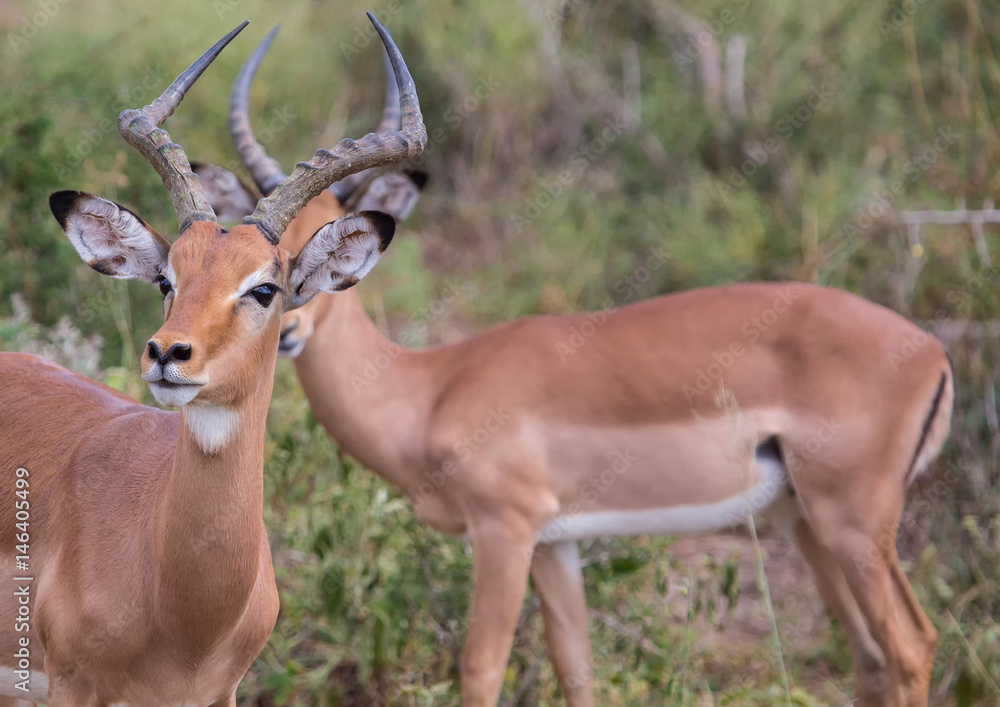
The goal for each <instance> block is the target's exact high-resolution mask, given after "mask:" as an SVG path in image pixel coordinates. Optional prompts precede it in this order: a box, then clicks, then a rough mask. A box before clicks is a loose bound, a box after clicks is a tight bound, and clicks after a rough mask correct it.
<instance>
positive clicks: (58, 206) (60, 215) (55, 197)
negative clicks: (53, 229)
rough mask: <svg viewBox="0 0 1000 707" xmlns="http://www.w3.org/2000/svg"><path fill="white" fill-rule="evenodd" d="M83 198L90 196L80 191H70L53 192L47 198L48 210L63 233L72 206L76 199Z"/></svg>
mask: <svg viewBox="0 0 1000 707" xmlns="http://www.w3.org/2000/svg"><path fill="white" fill-rule="evenodd" d="M85 196H90V194H84V193H83V192H82V191H73V190H72V189H66V190H63V191H57V192H53V194H52V195H51V196H49V209H51V210H52V215H53V216H55V217H56V221H58V222H59V225H60V226H62V229H63V230H64V231H65V230H66V228H67V226H68V224H69V214H70V211H72V210H73V205H74V204H75V203H76V200H77V199H79V198H81V197H85Z"/></svg>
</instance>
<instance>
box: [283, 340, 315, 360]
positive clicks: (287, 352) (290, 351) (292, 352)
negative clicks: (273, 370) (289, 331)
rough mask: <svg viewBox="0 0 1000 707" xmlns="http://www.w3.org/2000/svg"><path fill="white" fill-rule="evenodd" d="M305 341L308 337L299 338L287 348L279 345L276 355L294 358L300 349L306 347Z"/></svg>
mask: <svg viewBox="0 0 1000 707" xmlns="http://www.w3.org/2000/svg"><path fill="white" fill-rule="evenodd" d="M306 341H308V339H300V340H299V341H296V342H295V343H294V344H292V345H291V346H290V347H288V348H282V347H281V346H279V347H278V355H279V356H280V357H281V358H295V357H297V356H298V355H299V354H300V353H302V349H304V348H305V347H306Z"/></svg>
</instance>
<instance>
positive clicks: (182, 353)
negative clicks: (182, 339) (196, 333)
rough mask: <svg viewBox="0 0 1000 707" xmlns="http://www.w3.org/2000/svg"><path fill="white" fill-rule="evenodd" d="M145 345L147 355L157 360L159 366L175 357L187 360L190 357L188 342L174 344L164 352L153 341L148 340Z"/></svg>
mask: <svg viewBox="0 0 1000 707" xmlns="http://www.w3.org/2000/svg"><path fill="white" fill-rule="evenodd" d="M147 346H148V347H149V357H150V358H153V359H156V360H157V361H159V362H160V365H161V366H166V365H167V364H168V363H170V362H171V361H173V360H175V359H176V360H177V361H187V360H190V358H191V345H190V344H174V345H173V346H171V347H170V348H169V349H167V352H166V353H163V352H162V351H161V350H160V347H159V345H158V344H157V343H156V342H155V341H150V342H148V343H147Z"/></svg>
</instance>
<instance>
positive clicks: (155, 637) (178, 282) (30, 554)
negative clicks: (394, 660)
mask: <svg viewBox="0 0 1000 707" xmlns="http://www.w3.org/2000/svg"><path fill="white" fill-rule="evenodd" d="M369 17H371V15H369ZM372 22H373V23H374V24H375V27H376V29H377V30H378V32H379V34H380V35H381V37H382V41H383V42H384V43H385V46H386V49H387V51H388V53H389V56H390V58H391V61H392V66H393V69H394V71H395V76H396V80H397V81H398V82H399V85H400V87H401V91H402V98H401V104H402V111H403V120H402V122H403V128H402V130H401V131H395V130H387V131H384V132H382V133H381V134H379V135H375V134H371V135H367V136H366V137H364V138H362V139H361V140H359V141H358V142H354V141H352V140H345V141H343V142H341V143H340V144H339V145H338V146H337V147H336V148H334V149H333V150H319V151H318V152H317V153H316V155H315V157H314V158H313V160H312V161H311V162H308V163H301V164H299V166H298V167H297V168H296V170H295V172H294V173H293V174H292V175H291V176H290V177H289V178H287V179H285V180H283V181H282V183H281V184H280V185H277V187H276V188H275V189H274V191H273V193H272V194H271V195H270V196H269V197H268V198H266V199H262V200H261V201H260V202H259V203H257V207H256V210H255V212H254V213H253V215H252V216H249V217H247V218H246V219H245V220H244V221H243V223H242V224H240V225H238V226H236V227H235V228H233V229H232V230H231V231H226V230H225V229H223V228H222V227H221V226H219V224H218V223H216V219H215V214H214V212H213V210H212V208H211V206H210V203H209V201H208V199H207V197H206V195H205V192H204V190H203V188H202V186H201V184H200V182H199V179H198V178H197V176H196V175H194V174H193V173H192V171H191V168H190V165H189V163H188V160H187V157H186V156H185V154H184V151H183V149H182V148H181V147H180V146H179V145H176V144H174V143H172V142H171V141H170V136H169V135H168V134H167V133H166V132H165V131H163V130H161V129H159V128H158V126H159V125H160V124H161V123H162V122H163V121H164V120H165V119H166V118H167V117H168V116H170V114H171V113H173V111H174V109H175V108H176V107H177V105H178V104H179V102H180V101H181V99H182V97H183V96H184V93H185V92H186V91H187V90H188V89H189V88H190V86H191V85H192V84H193V83H194V81H195V80H196V79H197V78H198V76H199V75H200V74H201V73H202V71H204V69H205V68H206V67H207V66H208V64H209V63H210V62H211V61H212V60H213V59H214V58H215V56H216V55H217V54H218V53H219V52H220V51H221V50H222V48H223V47H224V46H225V44H226V43H227V42H229V40H230V39H232V37H234V36H235V35H236V33H237V32H239V31H240V30H241V29H242V26H241V27H239V28H237V29H236V30H234V31H233V32H231V33H230V34H229V35H228V36H226V37H225V38H224V39H223V40H221V41H220V42H219V43H218V44H216V45H215V46H214V47H213V48H212V49H211V50H210V51H209V52H208V53H206V54H205V55H204V56H203V57H202V58H201V59H199V60H198V61H197V62H195V64H193V65H192V66H191V68H189V69H188V70H187V71H185V72H184V73H183V74H181V75H180V77H178V79H177V80H176V81H174V83H173V84H171V86H170V87H169V88H167V90H166V92H165V93H164V94H163V95H162V96H161V97H160V98H158V99H156V100H155V101H153V103H152V104H151V105H149V106H146V107H145V108H143V109H142V110H128V111H125V112H124V113H122V115H121V117H120V118H119V129H120V131H121V133H122V136H123V137H124V138H125V140H126V141H127V142H128V143H129V144H131V145H132V146H133V147H135V148H136V149H137V150H138V151H139V152H140V153H142V154H143V155H144V156H145V157H146V159H148V160H149V161H150V162H151V163H152V165H153V166H154V167H155V168H156V170H157V172H158V173H159V174H160V177H161V178H162V179H163V182H164V184H165V185H166V186H167V188H168V189H169V190H170V194H171V197H172V199H173V202H174V208H175V210H176V211H177V217H178V221H179V223H180V233H181V236H180V238H179V239H178V240H177V241H176V242H174V243H173V244H171V243H169V242H167V241H166V240H165V239H164V238H163V237H162V236H160V235H159V234H158V233H157V232H156V231H154V230H153V229H152V228H150V227H149V226H148V225H147V224H146V223H145V222H143V221H142V220H141V219H139V218H138V217H137V216H136V215H135V214H133V213H132V212H130V211H128V210H127V209H125V208H122V207H120V206H118V205H117V204H114V203H113V202H110V201H107V200H105V199H102V198H100V197H96V196H91V195H90V194H83V193H80V192H58V193H56V194H54V195H53V196H52V199H51V205H52V211H53V213H54V214H55V216H56V218H57V219H58V220H59V222H60V224H62V226H63V228H64V230H65V231H66V234H67V235H68V236H69V238H70V241H71V242H72V243H73V245H74V246H75V248H76V249H77V250H78V251H79V253H80V254H81V256H82V257H83V258H84V260H86V261H87V262H88V263H89V264H90V265H91V267H93V268H94V269H95V270H98V271H99V272H101V273H104V274H106V275H110V276H112V277H120V278H134V279H142V280H146V281H148V282H151V283H153V284H155V285H158V286H159V288H160V290H161V291H162V292H163V294H164V297H165V299H164V309H165V322H164V324H163V326H162V327H161V328H160V330H159V331H158V332H157V333H156V334H154V335H153V337H152V338H151V339H150V340H149V343H148V345H147V348H146V351H145V353H144V355H143V360H142V377H143V379H144V380H146V381H148V382H149V385H150V388H151V390H152V392H153V395H154V397H155V398H156V399H157V400H158V401H159V402H160V403H162V404H164V405H170V406H178V407H180V412H179V413H178V412H166V411H163V410H159V409H154V408H149V407H144V406H142V405H140V404H138V403H136V402H135V401H133V400H131V399H129V398H127V397H125V396H124V395H121V394H119V393H117V392H116V391H114V390H111V389H110V388H108V387H106V386H103V385H101V384H99V383H96V382H94V381H91V380H88V379H86V378H83V377H81V376H78V375H75V374H73V373H70V372H69V371H66V370H64V369H62V368H59V367H57V366H55V365H53V364H51V363H48V362H46V361H45V360H43V359H41V358H37V357H33V356H25V355H18V354H0V380H2V381H3V385H2V386H0V409H2V410H3V417H4V422H3V424H2V425H0V450H2V451H3V461H4V467H5V471H4V482H3V484H2V486H0V503H2V507H0V517H2V519H3V527H4V529H5V532H4V535H3V546H2V551H3V558H2V564H3V568H4V572H5V577H6V578H7V582H8V590H7V591H5V592H4V593H3V595H2V598H0V608H2V610H3V613H4V616H5V617H6V620H5V621H4V623H3V625H2V626H0V651H2V655H0V664H2V665H3V666H6V667H4V668H2V673H0V674H2V680H0V693H2V694H5V695H7V696H9V697H13V698H21V699H28V700H31V701H35V702H40V701H46V702H48V704H49V705H52V706H53V707H60V706H63V705H111V704H132V705H180V704H184V705H201V706H204V705H230V706H233V705H235V704H236V697H235V694H236V687H237V685H238V683H239V681H240V679H241V678H242V676H243V674H244V673H245V672H246V670H247V668H248V667H249V666H250V664H251V662H252V661H253V660H254V658H255V657H256V656H257V654H258V653H259V652H260V650H261V648H262V647H263V646H264V643H265V642H266V641H267V638H268V636H269V634H270V633H271V629H272V628H273V626H274V622H275V618H276V616H277V611H278V595H277V591H276V588H275V584H274V575H273V573H272V568H271V556H270V552H269V550H268V542H267V534H266V532H265V529H264V524H263V521H262V502H263V444H264V420H265V417H266V414H267V408H268V403H269V401H270V397H271V388H272V379H273V373H274V365H275V359H276V357H277V349H278V336H279V331H280V322H281V315H282V312H283V311H287V310H288V309H292V308H294V307H298V306H301V305H302V304H304V303H306V302H308V301H309V300H310V299H311V298H312V297H313V296H315V295H316V294H317V293H318V292H320V291H334V290H339V289H344V288H346V287H349V286H351V285H353V284H354V283H355V282H357V281H358V280H359V279H360V278H361V277H363V276H364V275H365V274H366V273H367V272H368V271H369V270H370V269H371V267H372V265H374V263H375V262H376V261H377V260H378V258H379V255H380V253H381V252H382V251H383V250H384V249H385V246H386V245H387V244H388V242H389V240H390V239H391V237H392V235H393V230H394V223H393V220H392V219H391V218H390V217H388V216H386V215H385V214H380V213H376V212H367V213H359V214H355V215H352V216H347V217H343V218H339V219H337V220H331V222H329V223H325V224H320V225H319V228H318V231H317V232H316V234H315V235H314V236H313V237H312V238H311V239H309V240H308V243H306V245H305V246H304V247H303V248H302V249H301V252H300V253H299V254H298V255H297V256H296V257H294V258H292V257H290V256H289V254H288V253H287V252H286V251H285V250H283V249H281V248H279V247H278V237H279V236H280V235H281V233H282V232H284V230H285V228H286V227H287V226H288V224H289V222H291V221H292V219H293V218H294V217H295V216H296V214H297V213H298V211H299V210H300V209H301V208H302V207H303V206H304V205H305V204H306V203H307V202H308V201H309V200H311V199H312V198H313V197H315V196H316V195H317V194H318V193H319V192H321V191H323V190H324V189H326V188H327V187H328V186H329V185H330V184H331V183H333V182H335V181H337V180H339V179H342V178H343V177H345V176H346V175H348V174H351V173H353V172H355V171H358V170H362V169H366V168H370V167H373V166H377V165H382V164H387V163H391V162H399V161H402V160H405V159H410V158H413V157H414V156H416V155H419V154H420V153H421V151H422V150H423V147H424V145H425V144H426V139H427V138H426V131H425V129H424V127H423V123H422V118H421V116H420V109H419V105H418V103H417V97H416V92H415V90H414V87H413V82H412V80H411V78H410V74H409V72H408V71H407V69H406V66H405V64H404V63H403V59H402V57H401V56H400V55H399V52H398V51H397V50H396V47H395V45H394V44H393V43H392V40H391V38H390V37H389V35H388V33H387V32H386V31H385V30H384V29H383V28H382V27H381V25H379V24H378V23H377V22H376V21H375V20H374V18H372ZM245 24H246V23H244V25H245ZM15 489H17V492H15ZM15 502H16V508H17V509H18V511H17V513H18V515H15ZM29 514H30V524H29ZM15 518H16V520H17V521H23V527H22V526H20V525H19V526H18V527H17V528H16V529H15ZM22 533H23V536H22ZM15 535H17V542H18V543H19V545H18V547H17V549H15V547H14V539H15ZM29 536H30V537H29ZM29 540H30V542H29ZM15 555H20V556H22V557H18V558H17V562H18V564H17V565H16V566H15ZM11 578H16V579H15V580H14V581H11ZM23 607H26V608H23ZM15 618H16V619H17V620H15ZM5 702H6V703H8V704H9V703H10V700H5Z"/></svg>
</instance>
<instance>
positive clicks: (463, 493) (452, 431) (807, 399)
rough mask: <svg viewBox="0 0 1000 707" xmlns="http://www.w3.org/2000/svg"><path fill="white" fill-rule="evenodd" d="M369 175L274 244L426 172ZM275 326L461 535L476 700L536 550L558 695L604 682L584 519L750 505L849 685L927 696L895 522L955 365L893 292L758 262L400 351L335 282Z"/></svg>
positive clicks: (492, 685) (403, 483)
mask: <svg viewBox="0 0 1000 707" xmlns="http://www.w3.org/2000/svg"><path fill="white" fill-rule="evenodd" d="M269 41H270V37H269V38H268V40H266V41H265V42H264V43H263V44H262V45H261V46H260V47H259V48H258V49H257V51H256V52H254V54H253V55H252V56H251V57H250V58H249V59H248V60H247V63H246V64H244V67H243V69H242V70H241V72H240V77H239V78H238V79H237V82H236V85H235V86H234V89H233V97H232V103H231V114H230V118H231V120H230V126H231V130H232V133H233V137H234V139H235V142H236V145H237V149H238V150H239V152H240V155H241V158H242V159H243V161H244V164H246V166H247V167H248V169H249V171H250V172H251V174H252V176H253V177H254V180H255V181H256V183H257V185H258V186H259V187H260V189H261V191H262V192H264V193H265V194H266V193H268V191H269V189H270V185H273V184H277V183H280V182H281V180H282V179H283V178H284V175H283V173H282V172H281V169H280V167H279V166H278V164H277V163H276V162H275V161H274V160H272V159H271V158H269V157H267V156H266V155H265V153H264V150H263V148H262V147H261V146H260V145H259V144H258V143H257V142H256V141H255V139H254V138H253V134H252V132H251V130H250V125H249V120H248V117H247V101H248V92H249V85H250V81H251V79H252V76H253V74H254V72H255V70H256V68H257V65H258V63H259V62H260V59H261V57H262V55H263V53H264V51H265V50H266V48H267V44H268V42H269ZM392 90H393V87H392V86H391V81H390V93H389V99H388V102H387V104H388V105H389V106H390V107H393V106H394V105H395V100H394V99H393V94H392ZM393 119H394V116H393V115H391V114H389V113H387V114H386V116H385V119H384V121H383V127H385V123H386V122H388V121H391V120H393ZM216 169H217V168H216ZM219 181H220V182H221V181H222V180H219ZM231 183H233V184H235V183H236V182H235V180H233V181H232V182H231ZM357 186H358V185H357V184H355V183H351V184H349V185H346V186H345V185H344V184H341V185H338V187H336V188H335V189H333V190H332V191H327V192H324V193H322V194H320V195H319V196H317V197H316V198H315V199H313V201H312V202H311V203H310V204H309V205H308V206H307V207H306V208H305V209H303V210H302V212H301V213H300V214H299V216H298V218H296V219H295V220H294V221H292V222H291V223H290V224H289V227H288V229H287V230H286V231H285V233H284V235H283V236H282V241H281V242H282V245H283V246H285V247H287V248H288V249H289V250H290V251H291V252H295V251H296V250H297V248H299V247H300V246H301V244H303V243H305V242H306V240H307V238H308V235H309V234H310V233H312V231H313V229H315V227H316V226H317V224H321V223H323V222H324V221H327V220H330V219H332V218H337V217H339V216H341V215H342V214H343V213H344V210H345V209H344V206H345V205H347V206H352V205H353V206H354V207H355V208H359V209H361V208H379V209H381V210H384V211H389V212H390V213H394V214H395V215H397V216H403V215H405V213H406V212H408V210H409V207H410V206H411V205H412V202H413V199H414V197H415V193H416V187H415V186H414V185H412V184H408V183H407V181H406V180H405V179H403V178H401V177H399V176H398V175H397V176H396V177H392V176H390V177H382V178H380V180H379V181H376V182H373V183H372V186H371V187H370V188H369V189H368V190H367V191H365V192H363V193H361V192H356V193H352V189H354V188H356V187H357ZM239 197H240V198H242V199H246V198H247V196H246V195H242V194H240V195H239ZM212 198H213V201H217V202H218V203H219V205H220V207H222V206H231V205H233V204H234V203H235V202H236V199H235V198H234V194H233V193H221V192H219V193H216V194H214V195H213V197H212ZM392 203H396V204H397V206H396V207H395V208H394V207H391V206H387V204H392ZM580 332H582V333H583V335H584V336H586V338H584V336H581V334H580ZM574 335H575V336H576V337H578V339H576V340H574V339H573V338H572V337H574ZM914 342H916V343H917V345H916V346H915V347H914V346H913V344H914ZM281 348H282V350H283V351H284V352H286V353H291V354H292V355H295V354H298V356H297V358H296V359H295V365H296V369H297V371H298V374H299V379H300V380H301V382H302V386H303V388H304V389H305V392H306V395H307V396H308V398H309V401H310V403H311V404H312V408H313V410H314V412H315V414H316V416H317V418H318V419H320V420H321V421H322V423H323V424H324V426H325V427H326V429H327V430H328V431H329V432H330V434H331V435H332V436H333V437H334V438H335V439H336V440H337V441H338V443H339V444H340V445H341V446H342V447H343V448H344V449H345V450H347V451H348V452H349V453H350V454H352V455H353V456H355V457H356V458H357V459H359V460H360V461H361V462H362V463H364V464H365V465H367V466H369V467H371V468H372V469H374V470H375V471H377V472H378V473H379V474H381V475H382V476H384V477H385V478H386V479H387V480H388V481H389V482H391V483H393V484H395V485H396V486H397V487H399V488H400V489H404V490H405V491H406V493H407V494H408V495H409V496H410V498H411V500H412V501H413V502H414V505H415V507H416V513H417V515H418V517H420V518H421V519H422V520H424V521H426V522H427V523H429V524H431V525H432V526H434V527H435V528H438V529H439V530H441V531H444V532H447V533H453V534H456V535H465V536H467V537H469V538H470V539H471V541H472V543H473V547H474V556H475V560H474V598H473V604H472V616H471V621H470V623H469V628H468V636H467V638H466V643H465V650H464V654H463V658H462V666H461V674H462V700H463V704H465V705H468V706H476V707H479V706H483V705H493V704H495V703H496V701H497V698H498V696H499V694H500V690H501V686H502V682H503V674H504V668H505V665H506V663H507V659H508V656H509V652H510V649H511V642H512V638H513V634H514V628H515V624H516V622H517V618H518V614H519V612H520V608H521V602H522V598H523V596H524V592H525V589H526V585H527V580H528V576H529V573H530V576H531V578H532V579H533V580H534V585H535V589H536V590H537V592H538V594H539V596H540V598H541V602H542V612H543V616H544V621H545V630H546V638H547V644H548V649H549V655H550V657H551V659H552V660H553V662H554V664H555V668H556V672H557V674H558V676H559V681H560V683H561V685H562V688H563V691H564V693H565V695H566V698H567V701H568V702H569V703H570V704H571V705H574V706H581V705H583V706H589V705H593V704H594V702H593V697H592V695H591V687H590V674H591V667H590V660H591V657H590V645H589V641H588V636H587V618H586V606H585V602H584V589H583V579H582V576H581V571H580V558H579V554H578V550H577V543H576V541H577V540H580V539H582V538H589V537H594V536H603V535H638V534H675V533H682V532H709V531H714V530H719V529H722V528H725V527H728V526H731V525H733V524H735V523H739V522H744V521H745V520H746V519H747V516H748V514H750V513H758V512H759V513H765V512H766V513H767V514H769V515H770V516H771V517H773V518H775V519H776V520H778V521H779V524H781V525H783V526H784V527H785V529H786V530H787V531H789V532H790V533H791V534H792V535H793V536H794V538H795V540H796V542H797V544H798V547H799V549H800V550H801V551H802V554H803V556H804V557H805V559H806V561H807V562H808V564H809V566H810V567H811V569H812V571H813V572H814V574H815V576H816V580H817V584H818V585H819V589H820V593H821V594H822V596H823V598H824V600H825V601H826V603H827V605H828V606H829V607H830V609H831V611H833V612H834V614H835V615H836V616H837V617H838V619H839V620H840V622H841V624H842V625H843V627H844V629H845V631H846V632H847V635H848V637H849V639H850V643H851V646H852V649H853V652H854V658H855V670H856V691H857V697H858V703H859V704H863V705H879V706H883V705H923V704H926V701H927V693H928V682H929V678H930V670H931V664H932V660H933V656H934V650H935V645H936V640H937V635H936V632H935V630H934V628H933V626H932V625H931V623H930V622H929V621H928V620H927V617H926V616H925V615H924V613H923V612H922V611H921V608H920V606H919V605H918V603H917V601H916V599H915V598H914V595H913V593H912V591H911V589H910V585H909V584H908V582H907V580H906V577H905V575H904V574H903V571H902V569H901V567H900V564H899V560H898V558H897V555H896V551H895V534H896V528H897V524H898V521H899V518H900V514H901V511H902V506H903V497H904V495H905V492H906V488H907V486H908V484H909V483H910V482H911V481H912V479H913V478H914V477H915V476H916V475H917V474H919V473H921V472H922V471H923V470H924V469H926V468H927V466H928V464H929V463H930V462H931V461H932V460H933V459H934V458H935V456H936V455H937V453H938V451H939V450H940V448H941V445H942V444H943V442H944V440H945V438H946V437H947V434H948V428H949V421H950V415H951V408H952V400H953V381H952V374H951V369H950V366H949V364H948V360H947V358H946V356H945V352H944V350H943V348H942V346H941V344H940V343H939V342H938V341H937V340H936V339H932V338H930V337H928V336H927V335H925V334H924V333H923V332H922V331H921V330H920V329H918V328H917V327H916V326H914V325H913V324H911V323H910V322H908V321H906V320H905V319H903V318H901V317H900V316H898V315H896V314H894V313H893V312H891V311H889V310H887V309H884V308H883V307H880V306H878V305H875V304H872V303H870V302H867V301H865V300H863V299H860V298H858V297H855V296H854V295H851V294H848V293H845V292H841V291H838V290H833V289H827V288H822V287H816V286H812V285H807V284H799V283H767V284H763V283H762V284H751V285H739V286H732V287H721V288H713V289H704V290H695V291H692V292H685V293H682V294H676V295H671V296H666V297H659V298H656V299H653V300H649V301H646V302H642V303H639V304H634V305H631V306H628V307H623V308H621V309H617V310H615V311H610V312H604V313H599V314H591V315H576V316H564V317H530V318H526V319H521V320H518V321H514V322H510V323H508V324H503V325H500V326H497V327H494V328H492V329H489V330H487V331H485V332H483V333H481V334H479V335H478V336H475V337H473V338H471V339H469V340H467V341H464V342H462V343H459V344H455V345H451V346H441V347H436V348H431V349H426V350H422V351H405V350H401V349H400V348H399V347H398V346H397V345H396V344H393V343H391V342H389V341H388V340H386V339H385V338H384V337H383V336H382V335H381V334H380V333H379V332H378V330H377V329H376V328H375V326H374V325H373V324H372V322H371V321H370V319H369V318H368V317H367V315H366V314H365V311H364V309H363V308H362V306H361V303H360V301H359V300H358V298H357V297H356V296H355V295H354V294H353V293H352V292H344V293H338V294H336V295H319V296H317V297H316V298H315V299H314V300H313V301H312V303H310V304H309V305H307V306H305V307H302V308H300V309H299V310H297V311H296V312H293V313H290V314H287V315H286V316H285V318H284V322H283V330H282V337H281ZM903 352H906V354H905V355H903ZM389 360H391V364H389V365H387V366H383V365H382V363H385V362H387V361H389ZM379 362H381V363H379ZM383 368H384V370H381V372H380V373H379V374H378V375H377V376H373V375H371V374H370V373H371V371H372V370H373V369H383ZM706 371H708V373H706Z"/></svg>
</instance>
